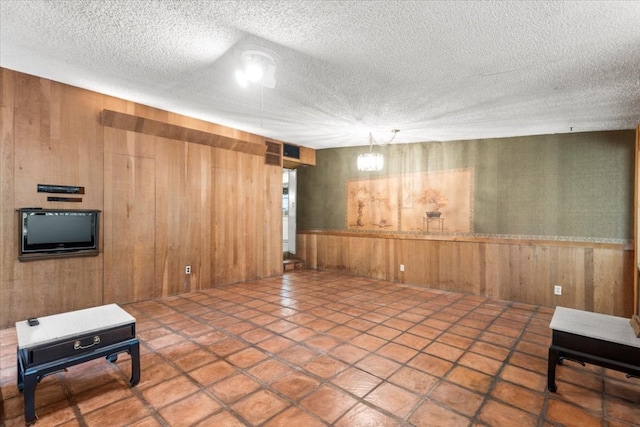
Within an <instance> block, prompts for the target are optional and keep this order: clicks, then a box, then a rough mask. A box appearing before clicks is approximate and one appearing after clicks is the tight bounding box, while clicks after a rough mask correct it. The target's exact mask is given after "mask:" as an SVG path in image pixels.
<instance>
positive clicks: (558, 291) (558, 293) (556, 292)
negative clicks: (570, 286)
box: [553, 285, 562, 295]
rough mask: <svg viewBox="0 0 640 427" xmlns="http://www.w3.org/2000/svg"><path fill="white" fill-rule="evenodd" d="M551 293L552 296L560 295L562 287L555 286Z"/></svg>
mask: <svg viewBox="0 0 640 427" xmlns="http://www.w3.org/2000/svg"><path fill="white" fill-rule="evenodd" d="M553 293H554V295H562V286H560V285H555V286H554V287H553Z"/></svg>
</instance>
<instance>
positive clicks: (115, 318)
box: [16, 304, 140, 424]
mask: <svg viewBox="0 0 640 427" xmlns="http://www.w3.org/2000/svg"><path fill="white" fill-rule="evenodd" d="M38 321H39V324H38V325H35V326H30V325H29V323H28V321H26V320H24V321H21V322H16V333H17V335H18V363H17V364H18V389H19V390H20V392H22V393H24V417H25V422H26V423H27V424H33V423H35V422H36V419H37V418H36V413H35V391H36V385H38V383H39V382H40V380H41V379H42V378H44V377H45V376H47V375H50V374H53V373H55V372H58V371H62V370H64V369H66V368H68V367H70V366H74V365H77V364H80V363H84V362H87V361H89V360H93V359H97V358H99V357H105V358H106V359H107V360H109V361H110V362H115V361H116V360H117V358H118V354H119V353H123V352H127V353H129V354H130V355H131V381H130V383H131V385H132V386H134V385H136V384H138V382H139V381H140V343H139V341H138V339H137V338H136V320H135V318H134V317H132V316H131V315H130V314H129V313H127V312H126V311H124V310H123V309H122V308H120V307H118V306H117V305H116V304H109V305H103V306H100V307H94V308H88V309H84V310H77V311H72V312H68V313H61V314H56V315H52V316H46V317H42V318H40V319H38Z"/></svg>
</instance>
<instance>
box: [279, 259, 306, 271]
mask: <svg viewBox="0 0 640 427" xmlns="http://www.w3.org/2000/svg"><path fill="white" fill-rule="evenodd" d="M282 267H283V268H284V271H287V270H297V269H298V268H304V261H303V260H301V259H297V258H289V259H285V260H284V261H282Z"/></svg>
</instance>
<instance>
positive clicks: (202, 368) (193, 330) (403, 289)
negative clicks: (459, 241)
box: [0, 270, 640, 427]
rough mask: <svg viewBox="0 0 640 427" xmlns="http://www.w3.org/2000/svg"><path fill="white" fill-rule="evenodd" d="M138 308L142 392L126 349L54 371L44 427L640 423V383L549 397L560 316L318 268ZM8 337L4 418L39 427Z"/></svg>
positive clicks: (597, 381) (575, 368)
mask: <svg viewBox="0 0 640 427" xmlns="http://www.w3.org/2000/svg"><path fill="white" fill-rule="evenodd" d="M123 307H124V308H125V309H126V310H127V311H128V312H130V313H131V314H132V315H133V316H135V317H136V319H137V332H138V336H139V338H140V340H141V343H142V344H141V347H142V350H141V352H142V356H141V361H142V379H141V382H140V384H139V385H138V386H136V387H133V388H131V387H128V385H127V382H128V378H129V374H130V359H129V356H128V355H126V354H125V355H121V356H120V358H119V360H118V361H117V363H115V364H111V363H109V362H107V361H106V360H104V359H100V360H95V361H91V362H87V363H85V364H82V365H78V366H75V367H72V368H70V369H69V370H68V372H64V373H62V372H60V373H56V374H53V375H51V376H48V377H46V378H44V379H43V380H42V382H41V383H40V384H39V385H38V388H37V389H36V408H37V414H38V416H39V420H38V422H37V423H36V425H37V426H42V427H44V426H58V425H64V426H107V425H108V426H119V425H123V426H124V425H128V426H264V427H267V426H268V427H276V426H287V427H314V426H327V425H332V426H338V427H359V426H376V427H383V426H470V425H473V426H512V425H513V426H518V427H524V426H560V425H567V426H581V427H584V426H611V427H615V426H632V425H636V426H637V425H639V424H640V380H638V379H626V378H625V377H624V375H622V374H620V373H618V372H615V371H609V370H605V369H602V368H598V367H594V366H589V365H587V367H586V368H583V367H581V366H579V365H576V364H574V363H572V362H567V363H565V364H564V365H563V366H559V367H558V375H557V379H558V393H556V394H554V393H549V392H548V391H546V390H545V388H546V366H547V365H546V363H547V359H546V356H547V349H548V346H549V343H550V330H549V328H548V325H549V321H550V319H551V316H552V313H553V311H552V310H551V309H549V308H542V307H536V306H531V305H525V304H517V303H512V302H507V301H498V300H492V299H488V298H484V297H478V296H471V295H465V294H460V293H452V292H443V291H437V290H430V289H423V288H416V287H410V286H401V285H398V284H393V283H389V282H384V281H376V280H370V279H364V278H354V277H348V276H342V275H339V274H336V273H331V272H318V271H313V270H296V271H292V272H289V273H286V274H285V275H284V276H283V277H276V278H271V279H267V280H259V281H253V282H249V283H243V284H237V285H231V286H226V287H222V288H218V289H212V290H207V291H202V292H193V293H189V294H185V295H181V296H176V297H170V298H164V299H161V300H156V301H147V302H139V303H134V304H127V305H123ZM0 339H1V346H0V357H1V358H0V362H1V367H2V371H1V372H2V374H1V376H0V393H1V397H2V407H1V410H2V413H1V414H0V415H1V417H0V424H5V425H7V426H16V425H24V417H23V411H24V406H23V401H22V397H21V395H20V394H19V393H18V391H17V387H16V383H15V376H16V367H15V346H16V338H15V330H14V329H13V328H8V329H4V330H1V331H0Z"/></svg>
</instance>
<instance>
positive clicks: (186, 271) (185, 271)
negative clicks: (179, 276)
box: [184, 265, 191, 274]
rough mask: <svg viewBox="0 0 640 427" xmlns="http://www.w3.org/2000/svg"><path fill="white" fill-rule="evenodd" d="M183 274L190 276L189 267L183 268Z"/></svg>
mask: <svg viewBox="0 0 640 427" xmlns="http://www.w3.org/2000/svg"><path fill="white" fill-rule="evenodd" d="M184 274H191V266H190V265H187V266H186V267H185V268H184Z"/></svg>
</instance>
